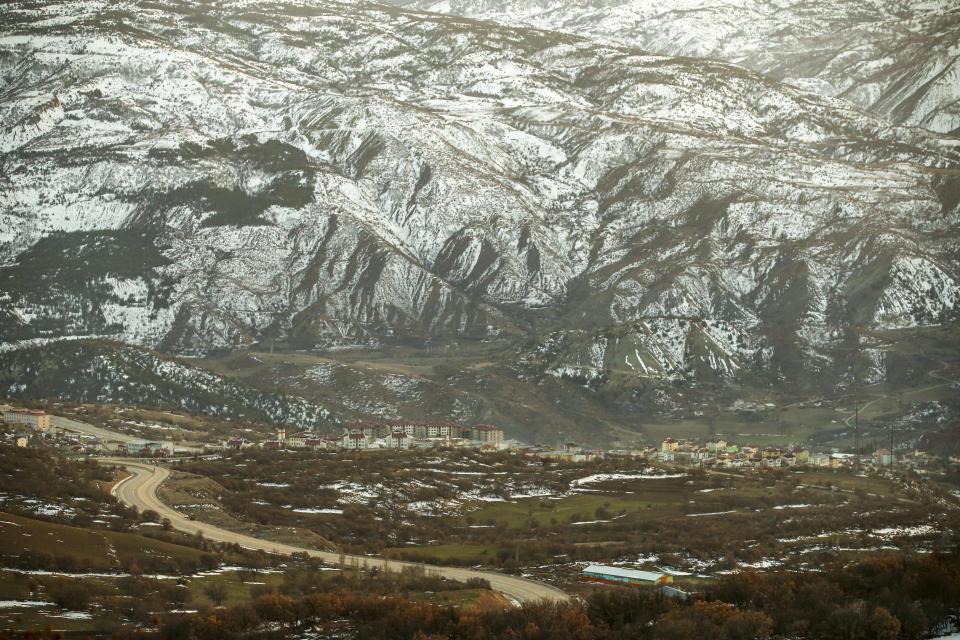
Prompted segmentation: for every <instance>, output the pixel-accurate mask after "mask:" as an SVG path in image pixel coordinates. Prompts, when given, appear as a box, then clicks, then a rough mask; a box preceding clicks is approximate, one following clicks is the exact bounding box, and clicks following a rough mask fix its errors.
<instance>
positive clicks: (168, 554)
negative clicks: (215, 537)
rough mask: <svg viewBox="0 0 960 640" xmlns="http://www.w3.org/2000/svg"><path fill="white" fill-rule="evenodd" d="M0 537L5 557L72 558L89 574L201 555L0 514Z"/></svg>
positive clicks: (164, 544)
mask: <svg viewBox="0 0 960 640" xmlns="http://www.w3.org/2000/svg"><path fill="white" fill-rule="evenodd" d="M0 536H2V538H3V540H4V553H5V554H7V555H20V554H22V553H24V552H26V551H33V552H37V553H45V554H50V555H51V556H55V557H66V556H71V557H74V558H76V559H77V560H78V562H79V563H81V564H82V566H84V567H86V568H87V569H88V570H112V569H120V568H122V567H124V566H129V564H130V563H131V562H133V561H137V560H139V559H141V558H142V557H143V556H144V555H146V556H149V557H150V558H152V559H154V560H156V559H158V558H178V559H186V560H192V561H199V560H200V558H201V557H202V556H203V555H204V553H203V552H202V551H199V550H197V549H191V548H189V547H182V546H180V545H176V544H170V543H167V542H162V541H160V540H153V539H151V538H147V537H144V536H140V535H136V534H133V533H122V532H117V531H105V530H98V529H81V528H78V527H70V526H66V525H62V524H53V523H49V522H42V521H40V520H33V519H30V518H23V517H21V516H16V515H12V514H9V513H3V512H0Z"/></svg>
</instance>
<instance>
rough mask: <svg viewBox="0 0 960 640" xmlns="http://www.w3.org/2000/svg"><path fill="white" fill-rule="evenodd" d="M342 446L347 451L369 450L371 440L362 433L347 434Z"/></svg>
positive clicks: (344, 436)
mask: <svg viewBox="0 0 960 640" xmlns="http://www.w3.org/2000/svg"><path fill="white" fill-rule="evenodd" d="M342 445H343V447H344V448H345V449H369V448H370V438H368V437H367V436H366V435H364V434H363V432H360V431H354V432H352V433H345V434H344V435H343V438H342Z"/></svg>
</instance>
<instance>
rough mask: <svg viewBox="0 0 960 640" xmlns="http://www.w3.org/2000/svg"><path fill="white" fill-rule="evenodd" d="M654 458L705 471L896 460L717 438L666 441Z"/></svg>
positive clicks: (913, 457)
mask: <svg viewBox="0 0 960 640" xmlns="http://www.w3.org/2000/svg"><path fill="white" fill-rule="evenodd" d="M655 455H656V458H657V460H659V461H660V462H671V463H673V464H679V465H686V466H695V467H704V468H723V467H727V468H740V467H766V468H779V467H792V466H795V465H808V466H812V467H827V468H832V469H839V468H846V467H852V466H857V465H860V466H876V467H885V466H890V465H892V464H893V463H894V461H895V460H894V455H893V454H892V453H891V452H890V450H889V449H878V450H877V451H875V452H873V453H872V454H866V455H860V456H857V455H855V454H852V453H836V452H825V453H824V452H821V453H812V452H810V451H809V450H807V449H804V448H802V447H797V448H791V447H787V448H784V447H756V446H751V445H737V444H735V443H733V442H727V441H726V440H719V439H717V440H712V441H710V442H707V443H705V444H704V443H701V442H699V441H696V440H677V439H675V438H667V439H666V440H662V441H661V442H660V447H659V449H657V450H656V452H655ZM925 457H926V454H924V453H923V452H922V451H915V452H913V453H912V454H909V455H906V456H903V457H902V458H901V461H902V462H916V461H922V459H923V458H925Z"/></svg>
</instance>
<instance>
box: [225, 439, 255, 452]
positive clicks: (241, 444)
mask: <svg viewBox="0 0 960 640" xmlns="http://www.w3.org/2000/svg"><path fill="white" fill-rule="evenodd" d="M252 446H253V443H252V442H250V441H249V440H244V439H242V438H241V439H239V440H228V441H227V444H226V448H227V449H246V448H247V447H252Z"/></svg>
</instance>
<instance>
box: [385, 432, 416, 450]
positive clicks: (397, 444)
mask: <svg viewBox="0 0 960 640" xmlns="http://www.w3.org/2000/svg"><path fill="white" fill-rule="evenodd" d="M386 442H387V447H388V448H390V449H409V448H410V447H411V446H412V445H413V437H411V436H410V434H408V433H407V432H405V431H394V432H393V433H391V434H390V435H389V436H387V437H386Z"/></svg>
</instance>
